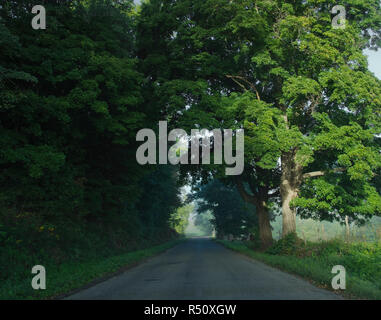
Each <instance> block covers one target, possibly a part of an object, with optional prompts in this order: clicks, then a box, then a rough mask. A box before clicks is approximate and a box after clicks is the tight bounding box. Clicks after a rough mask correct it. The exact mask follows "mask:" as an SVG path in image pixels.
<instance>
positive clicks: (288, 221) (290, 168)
mask: <svg viewBox="0 0 381 320" xmlns="http://www.w3.org/2000/svg"><path fill="white" fill-rule="evenodd" d="M281 161H282V176H281V184H280V194H281V198H282V220H283V221H282V237H284V236H286V235H288V234H290V233H295V232H296V222H295V220H296V210H295V208H291V206H290V203H291V201H292V200H293V199H295V198H296V197H297V196H298V192H299V186H300V184H301V181H302V172H303V170H302V167H301V166H300V165H299V164H298V163H297V162H296V160H295V153H294V152H289V153H286V154H284V155H282V159H281Z"/></svg>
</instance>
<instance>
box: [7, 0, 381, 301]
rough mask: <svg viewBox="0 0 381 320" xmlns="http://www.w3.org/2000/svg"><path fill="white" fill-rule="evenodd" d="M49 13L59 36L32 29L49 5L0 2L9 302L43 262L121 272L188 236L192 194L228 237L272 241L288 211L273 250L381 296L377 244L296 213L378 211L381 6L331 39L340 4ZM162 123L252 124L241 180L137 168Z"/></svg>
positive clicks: (93, 2)
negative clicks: (305, 225) (38, 12)
mask: <svg viewBox="0 0 381 320" xmlns="http://www.w3.org/2000/svg"><path fill="white" fill-rule="evenodd" d="M40 4H43V5H44V6H45V7H46V10H47V12H48V14H47V26H48V28H47V29H46V30H34V29H33V28H31V24H30V23H31V20H32V18H33V14H31V9H32V7H33V6H34V5H35V1H33V0H17V1H16V0H3V1H2V3H1V5H0V172H1V174H0V281H5V280H6V279H9V280H7V281H9V283H8V284H7V286H8V287H6V288H7V289H5V290H12V289H11V284H12V283H14V282H15V281H20V282H22V284H21V285H20V288H24V287H25V286H26V284H25V281H27V280H26V279H29V278H28V276H30V270H31V267H32V266H33V265H36V264H43V265H46V266H47V267H49V268H53V269H54V268H55V267H57V266H59V265H60V264H64V265H65V264H68V265H70V266H71V267H70V268H73V266H74V264H75V262H78V263H83V264H84V265H85V264H86V263H90V262H89V261H106V260H107V261H108V259H112V257H113V256H119V255H123V254H125V253H126V252H128V251H131V250H137V249H141V248H146V247H148V246H150V245H154V244H159V243H162V242H165V241H167V240H170V239H173V238H175V237H177V236H178V235H179V234H184V233H185V231H186V227H187V223H188V221H189V217H190V216H191V215H192V212H193V209H194V208H193V206H192V205H186V206H183V205H184V203H183V202H184V201H181V198H180V188H181V186H182V185H184V184H186V183H189V184H192V185H193V187H195V188H199V190H198V191H197V192H196V193H194V194H193V195H192V198H191V199H189V200H192V201H197V205H196V206H195V210H196V211H197V212H198V213H201V214H200V215H198V216H196V217H195V221H194V224H195V225H196V226H197V225H198V226H201V229H202V228H204V230H203V231H204V232H205V233H209V232H210V231H212V230H211V227H210V224H209V223H208V221H209V220H210V221H211V223H212V224H213V227H214V229H215V231H216V232H217V236H218V237H220V238H221V237H224V236H228V235H232V236H236V237H242V236H248V235H249V234H254V235H255V237H256V243H255V246H257V245H258V243H257V242H258V241H260V242H261V244H262V247H263V248H265V247H266V248H267V247H271V244H272V242H273V236H272V230H271V225H270V220H271V218H272V216H273V213H274V211H276V210H277V209H278V208H280V209H281V214H282V220H281V223H282V234H283V236H284V237H285V238H284V239H283V240H282V241H281V242H277V243H275V245H274V246H272V247H271V248H270V249H269V250H272V251H270V252H272V253H276V254H281V255H282V254H285V253H286V254H288V256H287V258H288V259H289V261H296V260H293V259H294V258H295V259H296V257H298V258H300V255H305V256H303V257H302V258H303V259H306V260H304V261H307V262H308V263H309V262H311V263H312V264H318V265H319V267H317V269H316V270H318V269H319V268H320V266H323V265H324V262H326V263H331V262H333V261H336V262H340V263H341V262H342V263H348V268H349V269H350V270H355V269H356V268H358V270H357V271H353V275H354V277H358V279H360V280H361V281H374V283H375V284H374V286H376V287H377V290H379V289H380V284H379V279H381V276H380V274H379V272H377V270H375V268H376V267H375V266H376V265H377V264H379V260H377V259H378V257H379V256H378V257H375V256H377V255H379V254H380V250H379V247H378V246H376V245H374V246H373V245H370V244H369V245H367V244H359V245H354V244H351V245H350V244H348V245H343V244H341V243H331V244H329V245H326V247H327V248H326V247H324V246H323V245H322V244H319V245H314V244H310V243H307V244H306V242H303V241H300V239H297V238H296V237H294V234H298V236H299V237H301V238H306V237H305V236H304V234H303V233H301V232H299V233H297V232H298V231H301V230H297V228H296V225H297V220H296V214H298V216H299V217H302V218H312V219H315V220H320V221H329V222H332V221H338V222H340V223H344V221H347V222H348V221H349V223H350V224H352V225H353V224H358V225H361V223H365V222H367V221H374V220H371V219H372V218H374V216H377V215H381V196H380V191H381V153H380V146H381V138H380V132H381V131H380V130H381V81H380V80H379V79H377V78H376V77H375V76H374V75H373V74H372V73H371V72H370V71H369V70H368V62H367V59H366V57H365V55H364V54H363V51H364V49H366V48H372V49H376V48H378V47H380V46H381V31H380V30H381V6H380V2H379V0H348V1H347V6H348V8H347V12H348V15H347V23H346V28H345V29H334V28H332V24H331V22H332V16H331V13H330V10H331V8H332V6H333V5H335V4H336V1H334V0H307V1H305V0H292V1H291V0H286V1H283V0H282V1H281V0H255V1H253V0H234V1H226V0H151V1H146V2H145V3H144V4H142V6H141V8H139V10H136V8H135V7H134V5H133V1H132V0H122V1H116V0H55V1H48V0H41V1H40ZM160 120H166V121H168V123H169V129H171V128H175V127H177V128H179V127H180V128H183V129H184V130H187V131H188V132H189V131H190V130H191V129H195V128H198V129H201V128H206V129H215V128H221V129H233V130H236V129H245V170H244V172H243V174H242V175H240V176H239V177H226V176H225V166H226V164H225V163H224V164H223V165H198V166H197V165H185V166H182V167H181V168H180V169H179V168H178V167H175V166H166V165H159V166H156V167H152V166H141V165H139V164H138V163H137V161H136V149H137V147H138V146H139V144H138V142H137V141H136V133H137V132H138V131H139V130H140V129H142V128H151V129H153V130H155V132H157V123H158V121H160ZM212 140H213V139H212ZM211 160H212V161H211V162H212V163H213V152H212V159H211ZM210 214H211V215H212V219H210V216H208V215H210ZM278 221H279V220H278ZM279 230H280V228H278V229H277V230H276V232H278V231H279ZM289 234H291V236H287V235H289ZM321 239H324V237H321ZM340 250H341V251H340ZM316 252H319V255H320V256H321V257H322V258H321V261H320V262H318V258H316V257H315V256H314V255H315V253H316ZM340 252H344V253H345V254H343V255H340V254H339V253H340ZM310 253H311V256H309V255H310ZM266 257H267V256H266ZM283 258H284V257H283V256H282V257H281V258H279V259H281V260H282V259H283ZM102 259H105V260H102ZM266 259H267V258H266ZM268 259H275V258H274V257H272V258H268ZM308 259H311V260H308ZM372 259H373V260H372ZM122 260H123V259H122ZM122 260H121V261H122ZM123 261H124V260H123ZM282 261H284V260H282ZM360 262H364V266H363V267H361V266H360V264H359V263H360ZM282 263H283V262H282ZM290 263H291V262H290ZM292 263H293V262H292ZM303 263H304V262H303V260H302V262H300V264H299V262H298V263H297V264H296V265H297V267H295V268H296V269H297V270H299V269H300V268H301V267H302V266H303ZM106 264H107V263H106ZM338 264H339V263H338ZM327 265H328V264H327ZM325 268H327V266H326V267H325ZM367 268H369V269H367ZM101 269H102V268H101ZM57 270H58V269H57ZM70 270H72V269H70ZM102 270H103V269H102ZM319 270H320V269H319ZM321 270H323V269H321ZM324 270H325V269H324ZM57 272H59V271H57ZM64 272H65V271H64ZM311 272H312V271H311ZM319 272H320V271H319ZM356 272H357V273H356ZM371 272H375V273H374V277H378V278H371V276H370V274H371ZM94 275H95V273H94ZM91 277H93V275H92V276H91ZM82 279H83V280H84V279H89V277H84V278H82ZM353 279H354V278H353ZM28 281H29V280H28ZM73 281H74V280H73ZM28 283H29V282H28ZM15 290H16V291H17V290H18V289H17V288H16V289H15ZM16 291H12V292H11V291H8V294H9V295H10V296H14V297H16V296H17V297H24V295H25V293H23V294H21V295H18V292H16ZM52 292H53V291H52ZM54 292H55V291H54ZM27 295H29V293H28V294H27ZM6 296H7V293H6V292H1V293H0V297H6ZM365 296H366V294H365Z"/></svg>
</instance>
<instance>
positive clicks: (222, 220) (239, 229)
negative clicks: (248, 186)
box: [191, 179, 258, 238]
mask: <svg viewBox="0 0 381 320" xmlns="http://www.w3.org/2000/svg"><path fill="white" fill-rule="evenodd" d="M191 199H192V200H196V199H197V206H196V210H197V212H198V214H202V213H204V212H206V211H210V212H211V213H212V215H213V219H212V220H211V222H212V224H213V225H214V227H215V229H216V232H217V237H218V238H223V237H224V236H227V235H229V234H231V235H233V236H236V237H241V236H242V235H246V236H247V235H249V233H250V232H251V231H252V229H253V228H254V227H257V226H258V221H257V218H256V215H255V214H253V212H254V210H253V208H252V206H251V205H250V204H246V203H245V202H244V201H243V200H242V199H241V197H240V195H239V193H238V192H237V190H236V188H235V187H234V185H233V186H232V185H230V186H229V185H226V184H224V183H222V182H220V181H219V180H217V179H215V180H213V181H212V182H210V183H209V184H206V185H203V186H200V188H199V191H197V192H195V193H194V194H193V195H192V197H191Z"/></svg>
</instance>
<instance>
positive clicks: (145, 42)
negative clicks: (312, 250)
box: [138, 0, 381, 235]
mask: <svg viewBox="0 0 381 320" xmlns="http://www.w3.org/2000/svg"><path fill="white" fill-rule="evenodd" d="M334 4H336V3H335V2H334V1H330V0H327V1H320V0H319V1H315V0H310V1H278V0H266V1H261V0H259V1H245V0H239V1H220V0H209V1H204V0H203V1H201V0H199V1H189V0H179V1H169V2H168V1H163V0H152V1H150V2H148V3H147V4H144V5H143V6H142V11H141V15H140V17H139V24H138V34H139V39H141V42H139V57H140V59H141V60H142V62H141V63H142V66H143V68H142V72H144V74H145V75H146V76H147V77H148V78H149V79H151V80H152V87H153V91H152V92H153V95H154V96H156V97H157V101H159V103H164V102H165V103H166V106H167V108H166V109H165V110H164V112H165V115H167V116H168V117H169V119H170V120H171V121H172V123H173V125H181V126H182V127H183V128H193V127H195V126H196V127H205V128H209V129H210V128H213V127H214V128H220V127H222V128H223V127H227V128H232V129H237V128H245V158H246V162H245V163H246V164H248V166H247V167H246V169H245V174H244V175H243V176H242V177H241V178H242V179H243V180H244V182H247V183H248V185H250V183H251V184H253V185H254V188H250V189H251V193H252V194H248V193H247V194H246V195H245V198H246V199H251V202H252V203H254V202H257V203H262V204H263V203H264V206H263V207H264V208H265V209H266V208H267V202H268V200H269V199H268V198H269V190H270V189H271V188H274V186H275V187H278V188H279V191H280V195H279V196H280V200H281V203H282V215H283V234H284V235H286V234H288V233H292V232H295V230H296V224H295V214H296V213H297V212H298V213H299V214H301V215H303V216H304V217H313V218H316V219H324V220H329V221H333V220H339V221H343V220H344V219H345V217H346V216H348V217H349V219H351V221H352V220H356V219H357V220H362V221H365V220H367V219H369V218H370V217H371V216H372V215H374V214H380V213H381V207H380V205H381V197H380V194H379V192H378V191H377V179H378V178H377V173H378V172H379V169H380V166H381V156H380V153H379V150H380V141H379V140H380V139H379V137H378V136H377V134H379V133H380V118H381V117H380V110H381V101H380V99H379V97H380V96H381V81H380V80H379V79H377V78H376V77H375V76H374V75H373V74H372V73H371V72H369V70H368V65H367V60H366V57H365V56H364V54H363V50H364V49H365V48H369V47H372V48H377V46H378V45H379V44H380V25H381V7H380V3H379V1H377V0H374V1H365V0H363V1H360V0H353V1H349V2H348V3H347V5H348V8H347V9H348V16H347V23H346V28H345V29H334V28H333V27H332V16H331V12H330V10H331V7H332V6H333V5H334ZM187 171H188V172H191V174H192V177H195V179H194V181H195V183H198V181H197V180H198V179H197V178H202V179H205V178H209V177H210V175H211V174H212V175H218V174H220V173H221V172H220V171H219V169H218V168H215V167H210V168H207V167H205V168H197V169H194V168H190V169H189V170H188V169H187ZM241 190H243V189H242V188H241ZM258 212H261V211H260V210H258ZM260 225H262V224H260ZM267 227H268V224H267Z"/></svg>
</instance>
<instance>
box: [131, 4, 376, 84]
mask: <svg viewBox="0 0 381 320" xmlns="http://www.w3.org/2000/svg"><path fill="white" fill-rule="evenodd" d="M134 2H135V3H137V4H138V3H140V0H134ZM365 54H366V55H367V56H368V59H369V70H370V71H372V72H373V73H374V74H375V75H376V77H377V78H378V79H380V80H381V50H378V51H377V52H375V51H366V52H365Z"/></svg>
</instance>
